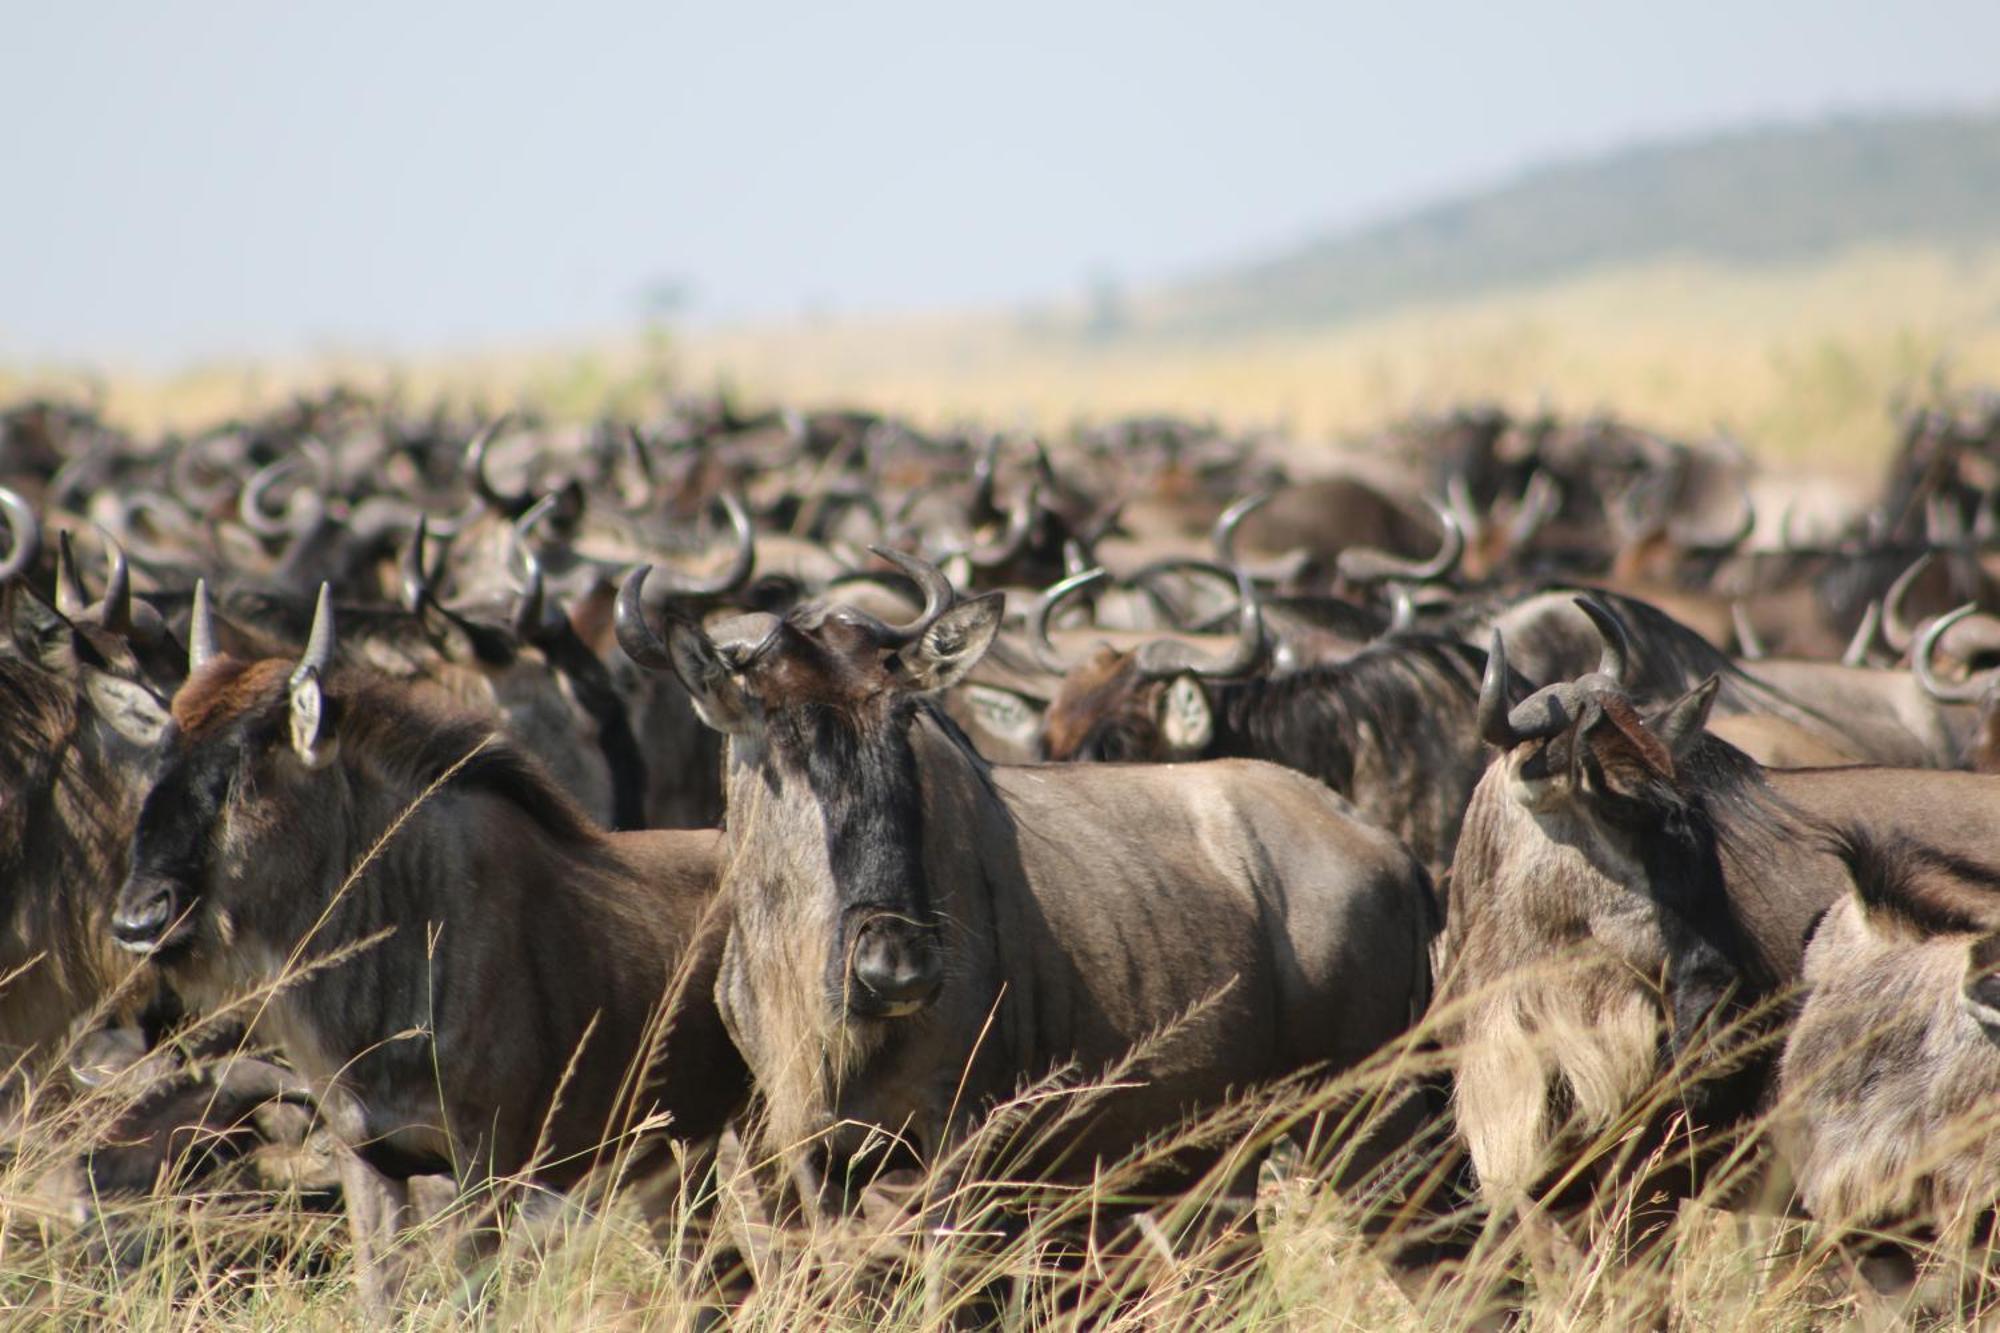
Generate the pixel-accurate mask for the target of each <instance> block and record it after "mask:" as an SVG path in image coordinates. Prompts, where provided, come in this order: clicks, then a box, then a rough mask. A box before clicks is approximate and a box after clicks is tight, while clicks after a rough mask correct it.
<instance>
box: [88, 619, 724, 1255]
mask: <svg viewBox="0 0 2000 1333" xmlns="http://www.w3.org/2000/svg"><path fill="white" fill-rule="evenodd" d="M206 619H207V617H206V610H205V605H203V604H202V603H200V602H199V601H198V603H197V607H196V624H195V627H194V629H193V630H191V634H190V637H191V644H190V657H191V663H190V667H191V669H190V672H189V677H188V681H187V683H186V684H185V685H184V686H182V688H181V689H180V690H179V692H177V693H176V694H175V696H174V699H173V704H172V720H171V725H170V726H169V728H168V730H167V732H166V733H165V736H164V738H163V741H162V748H163V754H162V756H161V759H160V768H159V775H158V777H157V779H156V780H155V782H154V784H153V786H152V789H151V790H150V791H149V792H148V793H147V795H146V798H145V801H144V803H143V805H142V807H141V811H140V815H139V820H138V825H137V829H136V832H135V833H134V835H133V841H132V857H131V870H130V873H129V876H128V878H127V879H126V881H125V884H124V887H123V888H122V889H121V890H120V892H119V895H118V903H117V911H116V913H115V915H114V917H113V920H112V927H113V930H114V931H115V933H116V936H117V939H118V941H119V942H120V943H121V944H123V945H124V946H125V947H126V948H128V949H130V950H132V951H134V952H136V953H139V954H141V955H143V956H144V957H146V958H148V959H150V960H152V962H153V963H154V964H155V965H156V966H157V967H158V968H159V969H160V970H161V971H162V973H163V974H164V975H165V976H167V977H168V978H169V979H170V980H171V982H172V984H173V985H174V986H175V987H176V989H177V990H179V991H180V993H181V994H183V995H184V996H185V997H186V998H187V999H188V1000H189V1001H190V1003H192V1004H193V1005H195V1006H196V1007H198V1008H201V1009H204V1010H210V1011H212V1010H214V1009H215V1008H217V1007H218V1006H221V1005H223V1004H225V1003H227V1002H228V1001H229V1000H231V999H232V998H234V997H236V996H237V995H240V994H241V993H242V992H244V991H246V990H249V989H253V988H259V987H271V986H276V987H277V988H276V989H275V990H274V991H273V992H272V993H271V994H270V995H269V998H268V999H267V1000H264V1001H263V1002H262V1004H261V1008H260V1009H259V1010H258V1028H259V1030H261V1031H263V1032H266V1033H267V1034H268V1035H270V1036H271V1037H273V1038H275V1039H276V1040H277V1042H278V1043H279V1045H280V1046H281V1048H282V1049H283V1051H284V1052H285V1054H286V1055H287V1056H288V1057H289V1058H290V1059H291V1060H292V1061H293V1062H294V1063H295V1064H296V1065H297V1066H298V1068H299V1069H300V1070H301V1071H302V1072H303V1073H305V1074H306V1075H307V1076H308V1077H310V1078H311V1079H312V1080H313V1081H314V1083H315V1085H316V1086H317V1087H319V1088H320V1089H321V1090H322V1092H323V1093H324V1094H326V1095H329V1096H337V1097H349V1098H351V1099H352V1101H353V1102H354V1103H355V1104H356V1105H357V1107H358V1116H359V1121H360V1124H359V1126H358V1129H357V1131H356V1133H355V1135H354V1138H355V1141H353V1142H352V1143H351V1145H350V1146H351V1147H352V1148H353V1149H354V1150H355V1152H356V1153H357V1154H358V1155H359V1158H360V1159H361V1160H362V1161H364V1162H366V1163H367V1164H368V1165H369V1166H370V1167H372V1168H374V1170H375V1171H376V1172H378V1173H380V1175H381V1176H383V1177H385V1178H387V1179H388V1180H389V1181H391V1182H395V1181H400V1180H403V1179H406V1178H407V1177H409V1176H410V1175H412V1174H415V1173H419V1172H437V1171H446V1170H448V1171H451V1172H453V1173H455V1174H456V1175H457V1177H458V1179H459V1181H460V1183H461V1186H462V1187H465V1188H468V1189H469V1188H473V1187H476V1186H479V1185H481V1184H483V1183H484V1182H485V1181H486V1180H488V1179H489V1178H491V1177H494V1176H496V1175H498V1176H505V1175H510V1174H513V1173H520V1172H528V1173H531V1174H532V1175H533V1177H534V1178H535V1179H536V1180H538V1181H541V1182H543V1183H546V1184H548V1185H551V1186H554V1187H557V1188H563V1187H567V1186H569V1185H571V1184H573V1183H574V1182H576V1181H578V1180H579V1179H582V1178H583V1177H585V1176H586V1175H587V1174H588V1173H589V1172H590V1171H591V1170H592V1169H593V1168H595V1167H597V1166H600V1165H604V1164H606V1163H609V1162H611V1161H613V1160H616V1158H617V1154H618V1153H619V1151H620V1147H621V1145H620V1143H619V1138H620V1135H621V1134H623V1133H624V1132H625V1131H627V1130H628V1129H629V1128H630V1127H632V1126H634V1125H638V1124H640V1123H642V1122H643V1121H645V1120H646V1118H647V1117H648V1116H650V1115H652V1114H653V1113H655V1112H661V1111H663V1112H665V1113H667V1114H668V1115H670V1116H671V1126H670V1130H669V1132H670V1133H671V1134H673V1135H675V1136H678V1137H680V1138H682V1139H684V1140H686V1141H688V1142H690V1143H692V1144H696V1145H700V1144H703V1143H704V1142H706V1141H708V1140H711V1139H713V1137H714V1136H715V1135H716V1134H717V1133H719V1132H720V1130H721V1128H722V1125H723V1122H724V1120H725V1118H726V1117H727V1116H729V1115H730V1114H732V1113H733V1112H734V1111H735V1110H736V1108H737V1107H738V1106H739V1105H740V1103H741V1101H742V1099H743V1097H744V1095H745V1091H746V1078H747V1076H746V1073H745V1071H744V1069H743V1065H742V1063H741V1061H740V1059H739V1058H738V1057H737V1055H736V1053H735V1050H734V1048H733V1047H732V1046H731V1045H730V1042H729V1039H728V1037H727V1035H726V1034H725V1033H724V1031H723V1030H722V1026H721V1021H720V1019H719V1017H718V1016H717V1014H716V1011H715V1007H714V1002H713V998H712V988H713V984H714V976H715V968H716V963H717V960H718V957H719V954H720V944H721V936H720V932H719V930H718V929H716V928H715V926H716V924H717V923H716V922H715V921H713V920H712V919H711V918H712V917H713V915H714V914H713V913H712V911H711V909H712V905H713V903H714V896H715V880H716V859H715V858H716V849H717V839H716V835H715V834H713V833H712V832H668V831H654V832H641V833H623V834H606V833H602V832H600V831H599V830H598V829H597V828H596V827H595V826H594V825H593V824H592V823H591V822H590V821H589V820H588V819H587V818H586V817H585V816H584V815H583V814H582V813H581V812H580V811H579V810H578V809H577V808H576V806H575V805H574V804H573V803H572V802H571V801H570V800H569V799H568V798H567V797H566V796H565V795H564V794H563V793H562V792H561V791H559V790H558V789H556V788H555V787H554V786H553V785H552V784H551V783H550V781H549V780H548V778H547V777H546V776H545V774H544V773H543V772H542V770H541V769H540V768H539V766H537V765H536V764H535V763H534V762H533V761H532V760H530V759H529V758H527V757H526V756H525V755H524V754H523V753H522V752H521V751H520V750H519V749H518V748H517V747H515V746H514V745H513V744H512V743H510V742H509V741H507V740H505V739H503V738H502V737H501V736H499V735H498V734H497V733H496V732H495V731H494V729H493V725H492V722H491V720H490V719H486V718H482V717H479V716H477V715H472V714H466V713H462V712H456V711H452V710H449V709H447V708H444V707H442V706H439V705H437V704H436V703H434V702H430V701H427V700H425V699H423V698H422V697H421V696H419V695H417V694H416V693H414V692H412V691H409V690H408V689H407V688H404V687H401V686H399V685H397V684H396V683H394V682H392V681H388V680H385V679H384V678H383V677H381V676H380V675H379V674H377V673H374V672H371V671H368V670H366V669H364V668H357V667H346V668H335V667H334V665H333V662H332V649H333V636H332V616H331V611H330V603H329V601H328V598H327V595H326V593H325V591H324V590H322V593H321V600H320V609H319V614H318V616H317V617H316V619H315V622H314V628H313V632H312V634H311V636H310V638H309V641H308V644H307V648H306V651H305V654H304V656H303V657H302V658H301V659H300V660H298V661H297V662H293V661H291V660H289V659H265V660H262V661H256V662H246V661H241V660H237V659H234V658H231V657H226V656H213V655H211V654H212V652H213V646H212V640H211V637H210V633H209V631H208V630H207V628H206V624H205V622H206ZM378 936H381V937H382V938H379V939H377V938H376V937H378ZM343 951H345V952H346V953H347V954H348V955H350V956H345V957H337V958H336V955H339V954H341V953H342V952H343ZM286 977H290V980H288V981H286V982H284V984H282V985H279V984H278V983H279V982H280V980H281V978H286ZM669 1001H671V1002H672V1012H671V1016H670V1018H669V1020H668V1022H669V1024H670V1030H667V1031H665V1036H664V1045H663V1046H662V1047H661V1048H660V1049H659V1051H658V1053H657V1058H652V1059H651V1063H649V1064H647V1065H646V1067H645V1070H644V1072H641V1073H635V1072H634V1071H635V1062H638V1061H640V1060H641V1059H642V1058H650V1057H653V1056H654V1054H655V1052H654V1050H653V1048H652V1047H651V1046H650V1044H649V1043H651V1042H652V1041H654V1040H657V1039H660V1038H661V1036H662V1031H659V1030H655V1027H654V1025H655V1024H656V1023H657V1022H658V1021H659V1014H660V1011H661V1009H662V1006H663V1005H665V1004H667V1003H668V1002H669ZM657 1146H658V1145H654V1147H655V1149H657ZM538 1149H539V1150H540V1151H539V1153H538ZM639 1160H641V1161H642V1162H644V1161H645V1158H644V1157H643V1155H642V1157H641V1158H640V1159H639ZM370 1183H371V1182H370V1181H368V1179H367V1178H366V1176H365V1174H364V1173H361V1172H359V1171H358V1170H357V1171H356V1172H355V1173H354V1175H353V1178H352V1179H351V1180H350V1182H349V1184H350V1189H351V1190H352V1189H360V1188H362V1187H364V1186H366V1185H369V1184H370ZM398 1202H399V1201H398V1200H397V1199H396V1197H395V1193H394V1187H393V1185H392V1186H391V1187H390V1188H389V1197H388V1200H387V1209H386V1222H388V1223H393V1221H394V1218H395V1209H396V1207H397V1205H398ZM349 1204H350V1208H351V1209H358V1208H359V1207H360V1204H359V1203H358V1201H357V1199H356V1198H355V1197H353V1196H352V1194H351V1195H350V1199H349ZM370 1222H371V1219H369V1218H367V1217H365V1216H363V1217H358V1218H357V1230H358V1231H359V1232H361V1233H362V1234H360V1236H359V1237H358V1238H359V1240H360V1241H361V1243H362V1244H363V1246H364V1249H363V1253H364V1255H365V1254H366V1253H367V1252H368V1248H367V1247H369V1246H371V1245H372V1244H373V1243H374V1241H376V1240H379V1239H380V1237H379V1236H371V1235H370V1234H368V1232H369V1226H370ZM373 1222H374V1225H378V1226H379V1225H383V1224H384V1219H383V1218H380V1217H378V1218H376V1219H373Z"/></svg>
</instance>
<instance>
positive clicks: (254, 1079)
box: [213, 1055, 319, 1106]
mask: <svg viewBox="0 0 2000 1333" xmlns="http://www.w3.org/2000/svg"><path fill="white" fill-rule="evenodd" d="M213 1084H214V1087H215V1091H216V1094H217V1095H218V1096H221V1097H226V1098H228V1099H229V1100H230V1101H232V1102H234V1103H236V1104H237V1105H239V1106H240V1105H243V1104H244V1103H247V1102H273V1101H297V1102H303V1103H305V1104H307V1105H312V1106H317V1105H318V1104H319V1098H318V1096H317V1095H316V1094H315V1092H314V1091H313V1085H312V1083H311V1082H310V1081H309V1080H307V1079H304V1078H301V1077H300V1076H299V1075H298V1074H295V1073H293V1072H292V1071H291V1070H289V1069H286V1068H284V1067H283V1066H282V1065H277V1064H273V1063H272V1062H271V1061H269V1060H259V1059H258V1058H256V1057H255V1056H250V1055H238V1056H233V1057H231V1058H230V1060H229V1061H228V1062H227V1063H225V1064H224V1065H223V1066H222V1070H221V1072H220V1073H218V1074H216V1075H214V1077H213Z"/></svg>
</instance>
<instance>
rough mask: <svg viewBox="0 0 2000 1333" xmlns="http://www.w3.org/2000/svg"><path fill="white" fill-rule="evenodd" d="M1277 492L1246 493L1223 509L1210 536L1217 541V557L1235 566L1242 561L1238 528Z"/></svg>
mask: <svg viewBox="0 0 2000 1333" xmlns="http://www.w3.org/2000/svg"><path fill="white" fill-rule="evenodd" d="M1276 494H1277V492H1276V491H1259V492H1258V493H1257V494H1255V495H1246V496H1244V497H1243V498H1242V499H1241V500H1238V501H1237V502H1236V503H1235V504H1233V505H1231V506H1229V508H1227V509H1225V510H1223V511H1222V513H1221V515H1220V516H1219V517H1218V518H1217V519H1216V520H1215V530H1214V531H1213V532H1212V533H1211V534H1210V537H1211V539H1212V540H1213V541H1214V543H1215V554H1216V557H1217V558H1218V559H1220V560H1221V561H1222V563H1223V564H1225V565H1228V566H1230V567H1231V568H1234V567H1235V566H1237V565H1238V564H1240V563H1242V562H1241V561H1239V560H1237V558H1236V529H1237V528H1238V527H1239V526H1241V525H1242V522H1243V520H1244V519H1246V518H1248V517H1250V515H1252V514H1254V513H1256V512H1257V511H1258V510H1259V509H1262V508H1263V507H1264V506H1265V505H1267V504H1269V503H1271V497H1272V496H1274V495H1276Z"/></svg>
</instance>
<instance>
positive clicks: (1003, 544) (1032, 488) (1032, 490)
mask: <svg viewBox="0 0 2000 1333" xmlns="http://www.w3.org/2000/svg"><path fill="white" fill-rule="evenodd" d="M1041 498H1042V491H1041V485H1040V483H1038V482H1032V481H1031V482H1029V483H1028V490H1027V493H1026V494H1025V495H1023V496H1022V497H1021V500H1020V503H1018V504H1016V505H1015V506H1014V508H1013V509H1012V510H1010V511H1009V512H1008V514H1007V530H1006V531H1005V532H1004V533H1002V534H1001V535H1000V539H999V540H998V541H996V542H994V543H993V544H992V545H991V546H972V547H968V548H966V551H965V558H966V559H967V560H970V561H971V562H972V563H973V565H974V566H975V567H976V568H980V569H991V568H993V567H995V566H996V565H1004V564H1006V563H1007V562H1008V561H1009V560H1012V559H1013V558H1014V557H1015V556H1018V555H1019V554H1021V551H1022V549H1023V548H1025V547H1026V546H1027V544H1028V534H1029V532H1030V531H1031V530H1032V529H1033V528H1034V526H1035V511H1036V508H1037V507H1038V506H1039V505H1040V503H1041Z"/></svg>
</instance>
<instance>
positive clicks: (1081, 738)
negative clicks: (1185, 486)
mask: <svg viewBox="0 0 2000 1333" xmlns="http://www.w3.org/2000/svg"><path fill="white" fill-rule="evenodd" d="M1103 577H1104V571H1103V570H1101V569H1094V570H1088V571H1086V572H1084V573H1082V574H1076V575H1072V576H1071V577H1069V578H1066V579H1064V580H1063V581H1062V582H1060V583H1058V584H1056V585H1055V586H1054V587H1052V588H1050V589H1049V590H1048V591H1047V592H1046V593H1044V594H1043V595H1042V596H1041V597H1040V598H1039V599H1037V601H1036V603H1035V607H1034V609H1033V611H1032V612H1031V613H1030V615H1029V624H1028V632H1029V636H1030V640H1031V642H1032V643H1033V644H1034V646H1035V650H1036V653H1037V655H1038V657H1040V658H1041V660H1042V663H1043V665H1044V666H1045V667H1046V668H1047V669H1049V670H1051V671H1054V672H1056V673H1057V674H1060V675H1062V677H1063V682H1062V686H1061V688H1060V689H1058V690H1057V691H1056V697H1055V698H1054V699H1052V700H1051V701H1050V703H1049V707H1048V710H1047V712H1046V714H1045V715H1044V722H1043V727H1044V730H1043V745H1044V748H1045V751H1046V753H1047V755H1048V757H1049V758H1050V759H1056V760H1066V759H1095V760H1103V761H1109V762H1132V763H1162V762H1170V761H1174V760H1182V759H1193V758H1198V757H1200V756H1201V755H1202V754H1203V753H1204V752H1206V751H1207V749H1208V747H1209V744H1210V742H1211V741H1213V740H1214V738H1215V714H1214V708H1213V704H1212V701H1211V700H1210V698H1209V689H1208V683H1209V682H1211V681H1220V680H1232V679H1240V678H1242V677H1244V676H1246V675H1249V674H1251V673H1253V672H1255V671H1257V670H1259V669H1260V668H1261V666H1262V665H1263V663H1264V661H1265V660H1266V656H1267V654H1266V649H1267V643H1266V639H1265V633H1264V621H1263V615H1262V612H1261V610H1260V609H1259V607H1258V604H1257V600H1256V597H1255V595H1254V593H1253V590H1252V589H1251V588H1250V586H1249V582H1248V579H1247V578H1245V577H1242V576H1240V575H1239V582H1238V590H1239V596H1240V602H1239V607H1238V611H1237V636H1236V640H1235V642H1234V643H1233V644H1232V646H1231V648H1230V649H1229V650H1228V651H1226V652H1224V653H1223V654H1221V655H1220V656H1219V657H1208V656H1204V655H1203V654H1201V653H1200V652H1198V651H1196V650H1194V649H1193V648H1191V647H1189V646H1188V645H1187V644H1184V643H1181V642H1178V641H1174V640H1167V639H1161V640H1156V641H1155V642H1152V643H1148V644H1144V645H1142V646H1141V647H1139V648H1137V649H1135V650H1132V651H1120V650H1117V649H1114V648H1109V647H1106V648H1101V649H1099V650H1098V651H1097V653H1096V654H1095V655H1093V656H1092V657H1091V658H1090V659H1089V660H1088V661H1086V662H1084V663H1083V664H1082V665H1080V666H1077V667H1075V668H1073V669H1072V668H1069V667H1068V665H1067V664H1066V663H1063V662H1062V661H1061V660H1060V655H1059V654H1058V653H1057V652H1056V650H1055V648H1054V646H1053V645H1052V644H1051V643H1050V642H1049V637H1048V620H1049V616H1050V615H1051V614H1052V613H1053V611H1054V609H1055V608H1056V607H1057V606H1058V605H1060V604H1061V602H1062V601H1063V599H1064V598H1066V597H1068V596H1070V595H1072V594H1073V593H1075V592H1077V591H1079V590H1081V589H1082V588H1083V587H1085V586H1087V585H1088V584H1090V583H1092V582H1095V581H1097V580H1099V579H1101V578H1103Z"/></svg>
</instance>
